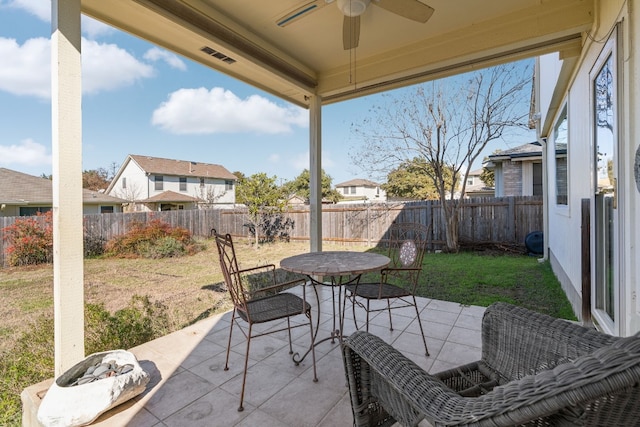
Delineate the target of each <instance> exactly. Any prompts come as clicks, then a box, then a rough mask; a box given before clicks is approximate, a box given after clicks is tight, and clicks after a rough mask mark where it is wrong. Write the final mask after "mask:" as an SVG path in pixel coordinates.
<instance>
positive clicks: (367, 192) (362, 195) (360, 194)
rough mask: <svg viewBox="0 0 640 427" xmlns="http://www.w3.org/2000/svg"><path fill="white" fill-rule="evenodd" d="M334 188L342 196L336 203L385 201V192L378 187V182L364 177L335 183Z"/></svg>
mask: <svg viewBox="0 0 640 427" xmlns="http://www.w3.org/2000/svg"><path fill="white" fill-rule="evenodd" d="M336 190H337V191H338V192H339V193H340V194H341V195H342V197H343V198H342V200H340V201H339V202H338V203H358V202H360V203H362V202H365V201H368V202H386V201H387V193H386V192H385V191H384V190H383V189H381V188H380V184H377V183H375V182H373V181H369V180H366V179H352V180H350V181H346V182H343V183H340V184H336Z"/></svg>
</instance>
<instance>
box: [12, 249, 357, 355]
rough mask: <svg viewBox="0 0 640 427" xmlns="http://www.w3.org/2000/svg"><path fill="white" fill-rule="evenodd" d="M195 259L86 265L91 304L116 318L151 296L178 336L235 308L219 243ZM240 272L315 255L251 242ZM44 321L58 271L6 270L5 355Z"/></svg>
mask: <svg viewBox="0 0 640 427" xmlns="http://www.w3.org/2000/svg"><path fill="white" fill-rule="evenodd" d="M201 243H202V244H203V245H204V246H205V249H204V250H203V251H201V252H198V253H197V254H195V255H191V256H183V257H177V258H163V259H123V258H96V259H87V260H85V262H84V284H85V301H86V302H87V303H104V305H105V308H106V309H107V310H109V311H110V312H114V311H116V310H119V309H122V308H124V307H126V306H127V304H128V303H129V302H130V301H131V298H132V297H133V296H134V295H149V297H150V299H151V300H152V301H157V302H161V303H163V304H164V305H166V306H167V307H168V314H169V317H170V321H171V325H172V329H174V330H177V329H180V328H182V327H184V326H185V325H187V324H190V323H192V322H194V321H197V320H200V319H203V318H205V317H208V316H209V315H211V314H214V313H217V312H220V311H225V310H227V309H229V308H231V306H230V302H229V298H228V295H227V292H226V288H225V286H224V285H223V283H222V282H223V277H222V272H221V271H220V267H219V265H218V253H217V250H216V247H215V243H214V241H213V240H205V241H202V242H201ZM235 246H236V250H237V254H238V260H239V263H240V264H241V265H240V268H248V267H254V266H257V265H261V264H265V263H273V264H275V265H276V266H279V263H280V260H281V259H282V258H285V257H288V256H291V255H296V254H299V253H305V252H309V244H308V243H307V242H305V243H298V242H291V243H276V244H265V245H262V246H261V247H260V248H258V249H257V250H256V249H254V248H253V246H251V243H250V242H249V241H245V240H238V241H237V242H236V244H235ZM366 249H367V248H365V247H345V246H332V245H324V250H356V251H364V250H366ZM41 315H53V266H52V265H50V264H49V265H38V266H28V267H12V268H7V269H2V270H0V319H1V320H0V338H1V343H0V352H1V351H3V350H6V349H8V348H11V347H12V346H13V345H14V343H15V340H16V339H17V337H18V336H19V335H20V334H21V333H22V332H23V331H24V330H26V327H27V325H28V324H29V323H30V322H31V321H32V320H33V319H36V318H38V317H40V316H41Z"/></svg>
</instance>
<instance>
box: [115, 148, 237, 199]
mask: <svg viewBox="0 0 640 427" xmlns="http://www.w3.org/2000/svg"><path fill="white" fill-rule="evenodd" d="M237 180H238V179H237V178H236V176H235V175H233V174H232V173H231V172H229V171H228V170H227V169H225V168H224V167H223V166H221V165H215V164H211V163H201V162H192V161H186V160H172V159H163V158H160V157H151V156H140V155H133V154H130V155H129V156H127V158H126V159H125V161H124V162H123V163H122V166H120V169H119V170H118V172H117V173H116V175H115V177H114V178H113V180H112V181H111V184H109V187H108V188H107V193H108V194H111V195H114V196H118V197H121V198H123V199H127V200H128V201H129V203H130V205H129V207H128V209H127V210H133V211H165V210H179V209H199V208H211V207H233V206H234V205H235V202H236V192H235V187H236V181H237Z"/></svg>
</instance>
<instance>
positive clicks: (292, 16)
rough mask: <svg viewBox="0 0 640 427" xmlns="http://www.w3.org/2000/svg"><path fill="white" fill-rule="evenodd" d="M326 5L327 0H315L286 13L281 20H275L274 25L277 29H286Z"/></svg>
mask: <svg viewBox="0 0 640 427" xmlns="http://www.w3.org/2000/svg"><path fill="white" fill-rule="evenodd" d="M328 3H330V2H329V1H327V0H315V1H312V2H309V3H307V4H305V5H304V6H300V7H297V8H295V9H293V10H292V11H290V12H288V13H286V14H285V15H284V16H282V17H281V18H278V19H276V25H278V27H286V26H287V25H289V24H291V23H293V22H296V21H297V20H298V19H300V18H304V17H305V16H308V15H310V14H311V13H312V12H315V11H316V10H318V9H320V8H322V7H324V6H326V5H327V4H328Z"/></svg>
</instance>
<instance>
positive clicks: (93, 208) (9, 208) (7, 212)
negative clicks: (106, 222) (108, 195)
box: [0, 203, 122, 217]
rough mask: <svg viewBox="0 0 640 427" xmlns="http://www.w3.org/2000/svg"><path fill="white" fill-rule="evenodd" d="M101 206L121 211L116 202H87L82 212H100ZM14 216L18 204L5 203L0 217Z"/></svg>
mask: <svg viewBox="0 0 640 427" xmlns="http://www.w3.org/2000/svg"><path fill="white" fill-rule="evenodd" d="M29 206H31V207H34V206H35V207H47V208H51V205H38V206H36V205H29ZM101 206H113V211H114V212H122V206H121V205H119V204H117V205H110V204H108V203H105V204H102V205H93V204H91V205H88V204H83V205H82V213H83V214H92V213H100V207H101ZM14 216H20V206H18V205H6V206H5V208H4V209H3V210H1V211H0V217H14Z"/></svg>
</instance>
